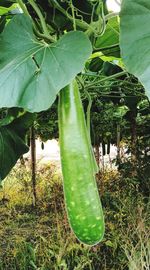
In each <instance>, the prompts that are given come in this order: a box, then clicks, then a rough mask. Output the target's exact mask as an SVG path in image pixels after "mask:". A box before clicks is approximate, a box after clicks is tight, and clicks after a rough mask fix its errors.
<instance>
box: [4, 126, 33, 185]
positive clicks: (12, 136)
mask: <svg viewBox="0 0 150 270" xmlns="http://www.w3.org/2000/svg"><path fill="white" fill-rule="evenodd" d="M27 151H28V147H27V146H26V145H25V143H24V140H23V139H22V138H21V137H19V136H18V135H17V133H16V132H15V131H14V130H12V129H11V128H9V127H8V126H6V127H1V128H0V181H1V180H3V179H4V178H5V177H6V176H7V174H8V173H9V171H10V170H11V169H12V167H13V166H14V165H15V163H16V161H17V160H18V158H19V157H20V156H21V155H22V154H24V153H26V152H27Z"/></svg>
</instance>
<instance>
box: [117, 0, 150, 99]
mask: <svg viewBox="0 0 150 270" xmlns="http://www.w3.org/2000/svg"><path fill="white" fill-rule="evenodd" d="M120 20H121V36H120V45H121V54H122V58H123V61H124V63H125V65H126V68H127V70H128V71H129V72H130V73H132V74H134V75H135V76H136V77H138V79H139V80H140V81H141V83H142V84H143V85H144V87H145V89H146V91H147V95H148V96H149V97H150V1H148V0H136V1H135V0H123V1H122V9H121V13H120Z"/></svg>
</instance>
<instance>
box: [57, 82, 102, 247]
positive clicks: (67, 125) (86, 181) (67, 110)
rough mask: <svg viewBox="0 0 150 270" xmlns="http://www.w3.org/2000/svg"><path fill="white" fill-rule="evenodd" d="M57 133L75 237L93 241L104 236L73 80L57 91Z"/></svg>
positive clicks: (77, 94) (86, 134)
mask: <svg viewBox="0 0 150 270" xmlns="http://www.w3.org/2000/svg"><path fill="white" fill-rule="evenodd" d="M59 135H60V153H61V165H62V173H63V186H64V195H65V203H66V208H67V213H68V219H69V222H70V225H71V227H72V229H73V231H74V233H75V235H76V236H77V238H78V239H79V240H80V241H81V242H83V243H85V244H87V245H94V244H96V243H98V242H99V241H100V240H101V239H102V238H103V235H104V218H103V211H102V206H101V202H100V198H99V194H98V190H97V185H96V181H95V174H94V170H93V160H92V158H93V157H92V152H91V145H90V143H89V138H88V132H87V128H86V123H85V119H84V113H83V108H82V102H81V99H80V94H79V90H78V85H77V83H76V81H75V80H74V81H73V82H72V83H71V84H70V85H68V86H66V87H65V88H64V89H63V90H61V91H60V97H59Z"/></svg>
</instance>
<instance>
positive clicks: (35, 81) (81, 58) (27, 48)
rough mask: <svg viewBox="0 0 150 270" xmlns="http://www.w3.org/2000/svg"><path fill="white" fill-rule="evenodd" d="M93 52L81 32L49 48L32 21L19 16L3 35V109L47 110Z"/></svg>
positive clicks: (0, 38)
mask: <svg viewBox="0 0 150 270" xmlns="http://www.w3.org/2000/svg"><path fill="white" fill-rule="evenodd" d="M91 51H92V48H91V44H90V41H89V40H88V38H87V37H86V35H85V34H84V33H82V32H80V31H72V32H69V33H67V34H65V35H63V37H62V38H61V39H60V40H58V41H57V42H55V43H53V44H50V45H49V44H47V43H46V42H44V41H43V42H42V41H38V40H37V39H36V38H35V36H34V33H33V30H32V23H31V20H30V18H28V17H27V16H25V15H23V14H21V15H16V16H15V17H14V18H13V19H12V20H11V22H10V23H9V24H8V25H7V27H6V28H5V30H4V32H3V33H2V35H1V36H0V107H22V108H24V109H26V110H28V111H30V112H39V111H42V110H46V109H48V108H49V107H50V106H51V105H52V103H53V102H54V100H55V98H56V95H57V93H58V92H59V91H60V89H61V88H63V87H64V86H65V85H67V84H68V83H69V82H70V81H71V80H72V79H73V78H74V77H75V76H76V74H77V73H78V72H80V71H81V70H82V69H83V67H84V63H85V61H86V60H87V58H88V57H89V56H90V54H91Z"/></svg>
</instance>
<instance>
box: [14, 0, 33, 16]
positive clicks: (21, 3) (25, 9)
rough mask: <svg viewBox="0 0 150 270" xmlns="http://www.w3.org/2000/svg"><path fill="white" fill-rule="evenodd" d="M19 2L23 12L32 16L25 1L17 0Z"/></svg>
mask: <svg viewBox="0 0 150 270" xmlns="http://www.w3.org/2000/svg"><path fill="white" fill-rule="evenodd" d="M17 2H18V4H19V6H20V7H21V9H22V11H23V13H24V14H25V15H27V16H29V17H30V14H29V12H28V10H27V8H26V6H25V4H24V3H23V1H22V0H17Z"/></svg>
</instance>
